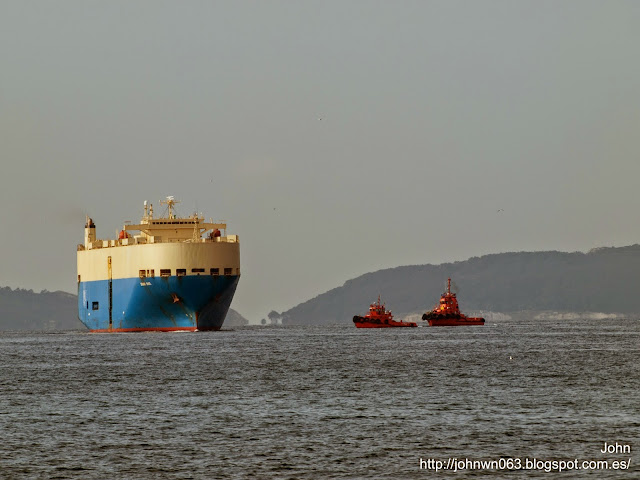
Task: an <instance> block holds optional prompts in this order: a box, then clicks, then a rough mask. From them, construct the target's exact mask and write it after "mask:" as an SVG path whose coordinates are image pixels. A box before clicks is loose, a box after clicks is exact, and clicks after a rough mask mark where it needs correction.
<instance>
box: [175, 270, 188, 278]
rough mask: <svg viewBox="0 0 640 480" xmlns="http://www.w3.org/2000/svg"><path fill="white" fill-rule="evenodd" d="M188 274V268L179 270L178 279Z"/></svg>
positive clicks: (177, 271)
mask: <svg viewBox="0 0 640 480" xmlns="http://www.w3.org/2000/svg"><path fill="white" fill-rule="evenodd" d="M186 274H187V269H186V268H179V269H177V270H176V275H177V276H178V277H184V276H185V275H186Z"/></svg>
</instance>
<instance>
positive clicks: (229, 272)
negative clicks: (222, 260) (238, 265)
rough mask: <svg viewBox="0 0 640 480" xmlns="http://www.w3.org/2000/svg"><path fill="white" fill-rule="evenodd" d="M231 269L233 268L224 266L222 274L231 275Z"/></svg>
mask: <svg viewBox="0 0 640 480" xmlns="http://www.w3.org/2000/svg"><path fill="white" fill-rule="evenodd" d="M232 271H233V268H225V269H224V274H225V275H233V274H232V273H231V272H232Z"/></svg>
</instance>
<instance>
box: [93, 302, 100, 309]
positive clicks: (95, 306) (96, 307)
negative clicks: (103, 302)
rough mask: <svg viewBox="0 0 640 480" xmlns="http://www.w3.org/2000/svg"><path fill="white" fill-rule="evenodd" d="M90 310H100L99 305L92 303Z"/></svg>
mask: <svg viewBox="0 0 640 480" xmlns="http://www.w3.org/2000/svg"><path fill="white" fill-rule="evenodd" d="M91 308H93V309H94V310H98V309H99V308H100V303H99V302H93V303H92V304H91Z"/></svg>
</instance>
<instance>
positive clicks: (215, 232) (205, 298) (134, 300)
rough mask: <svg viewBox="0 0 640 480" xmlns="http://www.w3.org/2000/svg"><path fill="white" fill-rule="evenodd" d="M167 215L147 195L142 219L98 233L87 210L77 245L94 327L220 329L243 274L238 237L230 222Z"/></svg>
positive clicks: (85, 307)
mask: <svg viewBox="0 0 640 480" xmlns="http://www.w3.org/2000/svg"><path fill="white" fill-rule="evenodd" d="M176 203H177V201H176V200H175V199H174V198H173V197H167V199H166V201H164V202H161V204H164V205H166V206H167V215H166V216H163V217H158V218H154V216H153V205H147V202H146V201H145V202H144V215H143V216H142V220H141V221H140V223H139V224H137V225H131V224H126V223H125V225H124V227H123V228H122V230H121V231H120V233H119V235H118V238H116V239H110V240H99V239H97V237H96V226H95V224H94V223H93V220H92V219H91V218H89V217H87V223H86V225H85V230H84V244H80V245H78V248H77V263H78V317H79V319H80V321H81V322H82V323H84V325H86V326H87V328H88V329H89V330H91V331H93V332H132V331H148V330H152V331H153V330H157V331H173V330H188V331H195V330H219V329H220V327H221V326H222V323H223V322H224V319H225V316H226V315H227V311H228V310H229V306H230V305H231V300H232V299H233V295H234V293H235V290H236V287H237V285H238V281H239V280H240V243H239V239H238V236H237V235H228V234H227V232H226V229H227V225H226V224H225V223H213V222H211V221H210V222H205V221H204V218H203V217H202V216H199V215H198V214H193V215H192V216H190V217H178V216H176V214H175V212H174V207H175V204H176Z"/></svg>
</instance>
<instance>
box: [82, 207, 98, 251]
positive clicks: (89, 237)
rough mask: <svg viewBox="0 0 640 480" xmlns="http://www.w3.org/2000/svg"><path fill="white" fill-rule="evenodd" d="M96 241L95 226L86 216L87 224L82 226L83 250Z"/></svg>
mask: <svg viewBox="0 0 640 480" xmlns="http://www.w3.org/2000/svg"><path fill="white" fill-rule="evenodd" d="M95 241H96V224H95V223H93V220H92V219H91V218H89V215H87V222H86V223H85V224H84V248H89V245H90V244H91V243H93V242H95Z"/></svg>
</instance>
